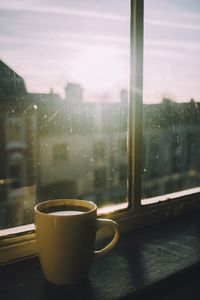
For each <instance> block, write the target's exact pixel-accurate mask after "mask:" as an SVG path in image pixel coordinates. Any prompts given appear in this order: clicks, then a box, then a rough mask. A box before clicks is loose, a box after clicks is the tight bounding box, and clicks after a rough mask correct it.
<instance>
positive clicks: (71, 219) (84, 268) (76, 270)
mask: <svg viewBox="0 0 200 300" xmlns="http://www.w3.org/2000/svg"><path fill="white" fill-rule="evenodd" d="M35 225H36V240H37V247H38V254H39V259H40V263H41V266H42V270H43V272H44V275H45V277H46V279H47V280H48V281H49V282H51V283H54V284H59V285H70V284H75V283H78V282H80V281H82V280H84V279H86V278H88V273H89V269H90V267H91V265H92V263H93V262H94V260H95V258H98V257H100V256H102V255H104V254H105V253H107V252H108V251H110V250H111V249H112V248H113V247H114V245H115V244H116V243H117V241H118V238H119V231H118V225H117V223H116V222H114V221H112V220H109V219H98V218H97V206H96V205H95V204H94V203H92V202H90V201H85V200H75V199H56V200H49V201H45V202H41V203H39V204H37V205H36V206H35ZM102 226H110V227H111V228H112V229H113V231H114V237H113V239H112V241H111V242H110V243H108V244H107V246H105V247H104V248H103V249H101V250H99V251H95V249H94V248H95V236H96V232H97V231H98V229H99V228H100V227H102Z"/></svg>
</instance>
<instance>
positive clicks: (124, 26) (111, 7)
mask: <svg viewBox="0 0 200 300" xmlns="http://www.w3.org/2000/svg"><path fill="white" fill-rule="evenodd" d="M129 35H130V3H129V1H128V0H118V1H114V0H108V1H99V0H93V1H90V0H84V1H81V0H78V1H68V0H65V1H62V0H50V1H46V0H32V1H23V0H9V1H8V0H2V1H0V44H1V50H0V51H1V52H0V229H4V228H9V227H14V226H19V225H23V224H28V223H31V222H33V207H34V205H35V204H36V203H37V202H40V201H44V200H48V199H56V198H79V199H88V200H91V201H94V202H95V203H96V204H97V205H98V206H99V207H102V206H107V205H114V204H120V203H126V202H127V115H128V90H129V73H130V72H129V66H130V50H129V48H130V47H129V45H130V38H129Z"/></svg>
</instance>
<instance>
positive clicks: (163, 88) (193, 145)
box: [142, 0, 200, 204]
mask: <svg viewBox="0 0 200 300" xmlns="http://www.w3.org/2000/svg"><path fill="white" fill-rule="evenodd" d="M199 11H200V5H199V1H196V0H194V1H192V2H190V3H189V2H188V3H186V2H184V1H179V0H177V1H171V0H168V1H160V0H150V1H144V89H143V93H144V99H143V100H144V107H143V128H144V132H143V147H144V148H145V149H144V153H145V157H144V162H143V178H142V195H143V196H142V198H143V200H142V203H143V204H148V203H150V202H151V203H152V202H153V199H151V200H150V202H149V201H148V198H152V197H155V199H154V201H155V202H156V201H157V200H158V197H159V196H163V197H164V195H167V196H166V199H167V198H171V197H173V195H172V196H169V194H170V193H174V192H176V193H180V195H181V193H182V192H183V191H186V190H188V189H193V188H195V190H193V191H194V192H197V191H198V188H199V184H200V182H199V150H200V148H199V143H200V135H199V134H198V132H199V124H200V114H199V112H200V110H199V109H200V107H199V83H198V78H199V76H200V71H199V57H198V51H199V41H200V36H199V18H198V16H199ZM191 192H192V191H191ZM177 195H178V194H176V196H177ZM163 199H164V198H163Z"/></svg>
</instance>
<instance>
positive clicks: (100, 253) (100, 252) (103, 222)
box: [94, 219, 119, 259]
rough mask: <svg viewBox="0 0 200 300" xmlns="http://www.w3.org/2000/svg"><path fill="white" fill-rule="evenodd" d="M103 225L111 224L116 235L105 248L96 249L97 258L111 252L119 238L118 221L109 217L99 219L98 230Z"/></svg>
mask: <svg viewBox="0 0 200 300" xmlns="http://www.w3.org/2000/svg"><path fill="white" fill-rule="evenodd" d="M103 226H110V227H111V228H112V229H113V231H114V237H113V239H112V241H111V242H110V243H109V244H108V245H106V246H105V247H104V248H103V249H101V250H97V251H94V254H95V259H96V258H99V257H101V256H103V255H104V254H106V253H107V252H109V251H110V250H111V249H112V248H113V247H114V246H115V245H116V243H117V241H118V240H119V229H118V225H117V223H116V222H114V221H113V220H109V219H97V231H98V230H99V229H100V228H101V227H103Z"/></svg>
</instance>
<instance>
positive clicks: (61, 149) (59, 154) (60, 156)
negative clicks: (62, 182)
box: [52, 144, 68, 162]
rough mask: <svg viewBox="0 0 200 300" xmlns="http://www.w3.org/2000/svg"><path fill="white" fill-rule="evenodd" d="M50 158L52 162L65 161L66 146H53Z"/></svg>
mask: <svg viewBox="0 0 200 300" xmlns="http://www.w3.org/2000/svg"><path fill="white" fill-rule="evenodd" d="M52 152H53V153H52V156H53V161H54V162H60V161H61V162H62V161H66V160H67V153H68V146H67V145H66V144H57V145H53V149H52Z"/></svg>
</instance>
